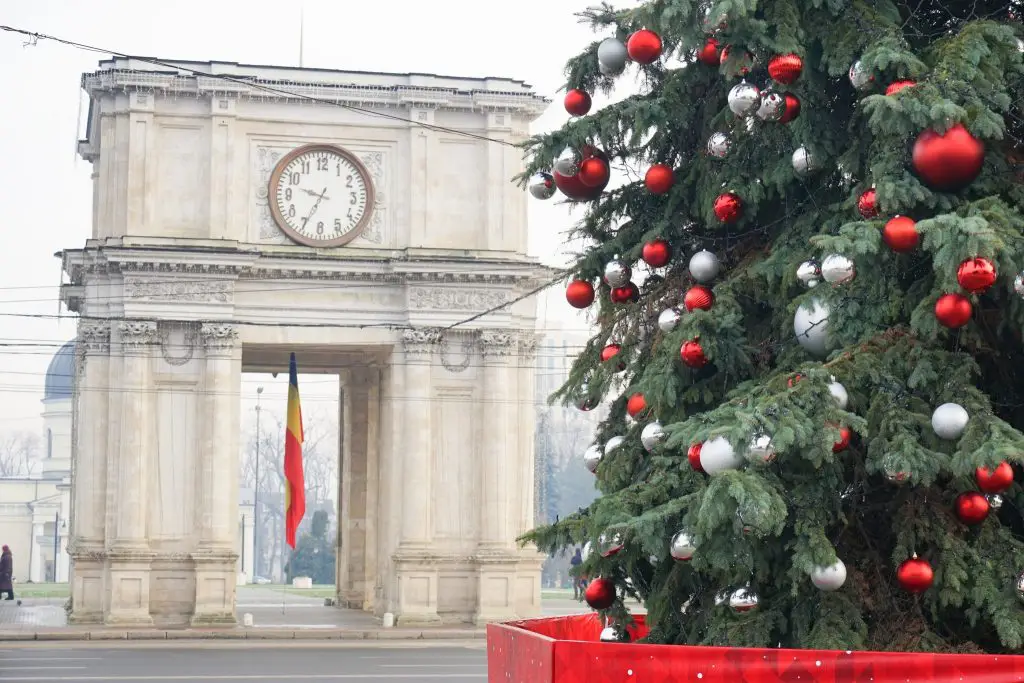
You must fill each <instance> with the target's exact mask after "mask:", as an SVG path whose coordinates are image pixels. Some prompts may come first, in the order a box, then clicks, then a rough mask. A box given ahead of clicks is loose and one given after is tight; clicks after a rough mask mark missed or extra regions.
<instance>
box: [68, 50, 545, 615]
mask: <svg viewBox="0 0 1024 683" xmlns="http://www.w3.org/2000/svg"><path fill="white" fill-rule="evenodd" d="M176 64H178V65H179V66H180V71H181V72H180V73H179V74H173V73H170V71H171V69H169V68H167V67H154V66H151V65H147V64H143V63H140V62H138V61H135V60H130V59H115V60H111V61H107V62H103V63H101V68H100V70H99V71H97V72H96V73H93V74H87V75H86V76H85V77H84V78H83V85H84V87H85V89H86V90H87V91H88V92H89V94H90V97H91V105H90V117H89V119H90V120H89V127H88V131H89V133H88V139H87V140H85V141H83V142H82V143H81V144H80V152H81V154H82V155H83V156H84V157H85V158H86V159H87V160H89V161H91V162H92V163H93V167H94V174H93V178H94V187H95V192H94V213H93V219H94V220H93V239H91V240H89V241H88V242H87V244H86V246H85V248H83V249H76V250H69V251H66V252H64V254H63V261H64V269H65V271H66V273H67V274H68V277H69V280H70V284H69V285H67V286H65V287H64V291H63V299H64V301H65V302H66V303H67V304H68V305H69V307H70V308H71V309H72V310H74V311H76V312H78V313H79V314H80V315H81V320H80V323H79V337H78V348H79V351H80V354H81V355H80V357H79V363H78V372H79V377H78V385H77V387H78V389H77V392H76V404H75V434H74V445H75V448H74V487H75V494H74V496H73V500H74V509H73V513H72V520H73V523H72V541H71V547H70V553H71V556H72V561H73V570H72V574H73V582H72V583H73V585H72V620H73V621H75V622H104V623H108V624H136V625H145V624H152V623H175V622H191V623H196V624H210V623H233V622H234V619H235V616H234V602H235V589H234V586H235V582H236V570H237V566H236V559H237V552H236V547H237V545H236V537H237V528H236V515H237V512H236V511H237V507H238V500H237V499H238V490H239V488H238V471H239V468H238V453H239V443H238V442H239V419H240V416H239V412H240V411H239V388H240V381H241V373H242V371H243V369H245V370H246V371H258V372H263V371H274V372H282V371H285V370H286V369H287V358H288V354H289V352H292V351H294V352H295V353H296V354H297V356H298V363H299V370H300V372H332V373H338V374H340V375H341V380H342V419H343V421H342V430H341V432H342V436H341V440H342V444H341V449H340V452H341V454H342V456H341V467H340V470H341V476H340V483H339V499H340V501H341V502H340V510H339V520H340V524H339V536H340V539H339V541H340V543H339V558H338V559H339V561H338V575H339V576H338V593H339V602H340V604H342V605H344V606H350V607H357V608H360V609H365V610H372V611H374V612H376V613H378V614H382V613H384V612H392V613H394V614H395V615H396V617H397V620H398V623H399V624H416V623H424V624H429V623H439V622H448V621H450V622H461V621H476V622H484V621H491V620H496V619H509V618H516V617H528V616H533V615H536V614H538V613H539V609H540V567H541V560H542V557H541V556H540V555H539V554H538V553H537V552H536V550H533V549H530V548H526V549H520V548H519V547H518V546H517V545H516V542H515V539H516V537H517V536H519V535H520V534H521V533H523V532H524V531H526V530H528V529H529V528H530V527H531V526H532V521H533V487H534V482H533V476H534V474H533V429H534V427H533V425H534V406H533V399H534V371H533V356H534V349H535V344H536V340H535V332H534V329H535V303H534V300H533V298H530V297H526V298H524V299H523V300H521V301H520V300H519V297H521V296H523V295H524V294H525V293H527V292H529V291H530V290H531V289H533V288H535V287H537V285H538V284H540V283H542V282H544V281H545V280H546V279H548V278H550V277H551V273H549V272H548V271H547V270H546V269H544V268H543V267H541V266H539V265H538V263H537V262H536V261H535V260H534V259H531V258H529V257H527V256H526V245H527V226H526V210H525V201H526V199H525V194H524V193H523V192H522V191H521V190H520V189H518V188H516V187H515V186H513V185H512V184H511V182H510V181H511V178H512V176H513V175H514V174H515V173H516V172H518V170H519V168H520V164H521V153H520V151H519V150H518V149H515V148H513V147H508V146H505V145H501V144H497V143H494V142H487V141H483V140H480V139H477V138H474V137H471V136H467V135H460V134H458V133H454V132H449V131H448V130H439V129H438V128H436V127H441V128H444V129H457V130H460V131H466V132H469V133H471V134H473V135H477V136H486V137H488V138H495V139H500V140H506V141H509V142H516V141H519V140H521V139H523V137H524V136H525V134H526V130H527V127H528V124H529V122H530V121H531V120H532V119H533V118H535V117H536V116H537V115H539V113H540V112H541V111H542V110H543V108H544V107H545V106H546V102H545V101H543V100H541V99H540V98H538V97H537V96H536V95H534V94H533V93H532V91H530V89H529V88H528V86H525V85H524V84H522V83H519V82H516V81H508V80H502V79H479V80H475V79H459V78H442V77H432V76H399V75H383V74H365V73H345V72H332V71H321V70H301V69H288V68H273V67H246V66H240V65H235V64H195V63H176ZM189 69H196V70H198V71H202V72H204V73H217V74H228V75H230V76H231V78H232V80H222V79H217V78H208V77H204V76H194V75H189V74H188V70H189ZM261 86H262V88H266V87H269V88H271V89H272V90H273V92H268V91H267V90H266V89H262V88H261ZM284 91H287V92H284ZM288 93H292V94H288ZM302 95H308V96H312V97H315V98H318V101H315V102H311V101H310V100H308V99H304V98H303V97H302ZM322 100H330V102H324V101H322ZM338 104H341V105H345V107H358V108H360V109H363V110H372V111H373V112H378V113H383V114H385V115H386V116H385V117H380V116H373V115H371V114H368V113H366V112H365V111H352V110H350V109H346V108H344V107H341V106H337V105H338ZM420 124H426V125H427V126H433V127H424V126H422V125H420ZM309 143H326V144H332V145H337V146H339V147H342V148H344V149H345V150H347V151H349V152H351V153H352V154H354V155H356V156H358V157H359V158H360V160H361V161H362V163H363V165H364V166H365V167H366V168H367V170H368V171H369V174H370V176H371V177H372V182H373V185H374V190H375V192H374V197H375V204H374V206H373V215H372V220H370V221H369V223H368V224H367V226H366V228H365V231H364V232H363V233H362V235H361V236H360V237H358V238H357V239H355V240H354V241H353V242H352V243H351V244H349V245H348V246H345V247H338V248H330V249H325V248H320V249H314V248H310V247H305V246H300V245H296V244H294V243H292V242H290V241H289V240H288V239H287V238H286V237H285V236H284V235H283V233H282V232H281V231H280V230H279V229H277V227H276V225H275V223H274V220H273V217H272V216H271V215H270V212H269V209H268V187H267V183H268V177H269V174H270V170H271V169H272V168H273V166H274V163H275V161H276V160H277V159H279V158H280V157H281V156H282V155H283V154H285V153H287V152H288V151H289V150H291V149H294V148H296V147H299V146H302V145H304V144H309ZM503 305H504V306H503ZM497 306H503V307H502V308H500V309H499V310H496V311H494V312H493V313H490V314H488V315H485V316H482V317H480V318H479V319H476V320H472V321H470V322H468V323H467V324H463V325H458V326H456V327H454V328H452V329H447V328H448V327H449V326H451V325H454V324H456V323H459V322H461V321H464V320H466V319H467V318H469V317H471V316H474V315H475V314H478V313H483V312H484V311H487V310H488V309H491V308H494V307H497ZM300 390H301V386H300Z"/></svg>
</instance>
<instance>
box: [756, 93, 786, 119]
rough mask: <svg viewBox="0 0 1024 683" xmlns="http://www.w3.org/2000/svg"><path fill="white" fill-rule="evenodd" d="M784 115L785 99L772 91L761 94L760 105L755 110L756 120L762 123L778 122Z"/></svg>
mask: <svg viewBox="0 0 1024 683" xmlns="http://www.w3.org/2000/svg"><path fill="white" fill-rule="evenodd" d="M785 113H786V98H785V97H783V96H782V95H780V94H779V93H777V92H775V91H773V90H769V91H767V92H764V93H761V105H760V106H759V107H758V108H757V118H759V119H761V120H762V121H778V120H780V119H781V118H782V115H783V114H785Z"/></svg>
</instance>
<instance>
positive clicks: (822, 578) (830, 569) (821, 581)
mask: <svg viewBox="0 0 1024 683" xmlns="http://www.w3.org/2000/svg"><path fill="white" fill-rule="evenodd" d="M811 583H813V584H814V586H815V588H818V589H820V590H823V591H835V590H839V589H840V588H842V586H843V584H844V583H846V565H845V564H843V561H842V560H839V559H837V560H836V563H835V564H833V565H829V566H827V567H815V568H814V569H812V570H811Z"/></svg>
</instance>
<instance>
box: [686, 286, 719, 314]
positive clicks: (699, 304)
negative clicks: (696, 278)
mask: <svg viewBox="0 0 1024 683" xmlns="http://www.w3.org/2000/svg"><path fill="white" fill-rule="evenodd" d="M713 303H715V295H714V294H712V293H711V290H710V289H708V288H707V287H705V286H704V285H694V286H693V287H690V288H689V289H688V290H686V295H685V296H684V297H683V306H685V307H686V310H687V311H692V310H694V309H695V308H699V309H700V310H702V311H710V310H711V305H712V304H713Z"/></svg>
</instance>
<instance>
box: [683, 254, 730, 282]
mask: <svg viewBox="0 0 1024 683" xmlns="http://www.w3.org/2000/svg"><path fill="white" fill-rule="evenodd" d="M689 268H690V275H691V276H692V277H693V279H694V280H696V281H697V282H700V283H701V284H707V283H709V282H711V281H712V280H714V279H715V278H716V277H718V272H719V271H720V270H721V268H722V264H721V262H720V261H719V260H718V257H717V256H715V255H714V254H713V253H712V252H710V251H708V250H707V249H701V250H700V251H698V252H697V253H696V254H694V255H693V256H691V257H690V266H689Z"/></svg>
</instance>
